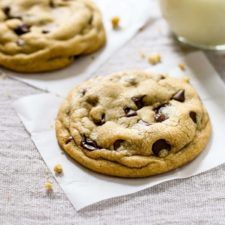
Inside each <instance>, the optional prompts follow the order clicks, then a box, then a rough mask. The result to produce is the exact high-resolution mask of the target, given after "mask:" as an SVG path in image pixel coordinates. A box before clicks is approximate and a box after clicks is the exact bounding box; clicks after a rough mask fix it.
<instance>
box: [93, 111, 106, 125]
mask: <svg viewBox="0 0 225 225" xmlns="http://www.w3.org/2000/svg"><path fill="white" fill-rule="evenodd" d="M104 123H105V113H103V114H102V116H101V119H100V120H98V121H95V124H96V125H98V126H101V125H103V124H104Z"/></svg>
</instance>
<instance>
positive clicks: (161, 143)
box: [152, 139, 171, 156]
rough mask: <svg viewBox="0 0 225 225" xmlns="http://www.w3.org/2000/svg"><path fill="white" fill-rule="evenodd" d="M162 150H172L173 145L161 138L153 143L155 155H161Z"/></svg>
mask: <svg viewBox="0 0 225 225" xmlns="http://www.w3.org/2000/svg"><path fill="white" fill-rule="evenodd" d="M161 150H167V151H170V150H171V145H170V144H169V143H168V142H167V141H166V140H164V139H159V140H158V141H156V142H155V143H154V144H153V145H152V151H153V153H154V155H156V156H159V153H160V151H161Z"/></svg>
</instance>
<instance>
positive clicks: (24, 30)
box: [14, 24, 30, 35]
mask: <svg viewBox="0 0 225 225" xmlns="http://www.w3.org/2000/svg"><path fill="white" fill-rule="evenodd" d="M14 32H15V33H16V34H17V35H23V34H26V33H28V32H30V26H28V25H27V24H22V25H20V26H17V27H16V28H15V29H14Z"/></svg>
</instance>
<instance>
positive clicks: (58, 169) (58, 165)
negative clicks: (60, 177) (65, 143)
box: [54, 164, 63, 174]
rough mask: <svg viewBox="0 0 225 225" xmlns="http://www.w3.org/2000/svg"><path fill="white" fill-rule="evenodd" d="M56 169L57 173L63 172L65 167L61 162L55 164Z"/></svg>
mask: <svg viewBox="0 0 225 225" xmlns="http://www.w3.org/2000/svg"><path fill="white" fill-rule="evenodd" d="M54 171H55V173H56V174H61V173H62V172H63V168H62V166H61V165H60V164H57V165H55V167H54Z"/></svg>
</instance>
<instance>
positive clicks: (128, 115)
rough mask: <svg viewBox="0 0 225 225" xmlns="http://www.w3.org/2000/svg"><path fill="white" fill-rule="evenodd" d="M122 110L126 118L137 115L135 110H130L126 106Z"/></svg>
mask: <svg viewBox="0 0 225 225" xmlns="http://www.w3.org/2000/svg"><path fill="white" fill-rule="evenodd" d="M123 110H124V112H125V114H126V116H127V117H131V116H136V115H137V112H136V111H135V110H133V109H131V108H130V107H128V106H125V107H124V108H123Z"/></svg>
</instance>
